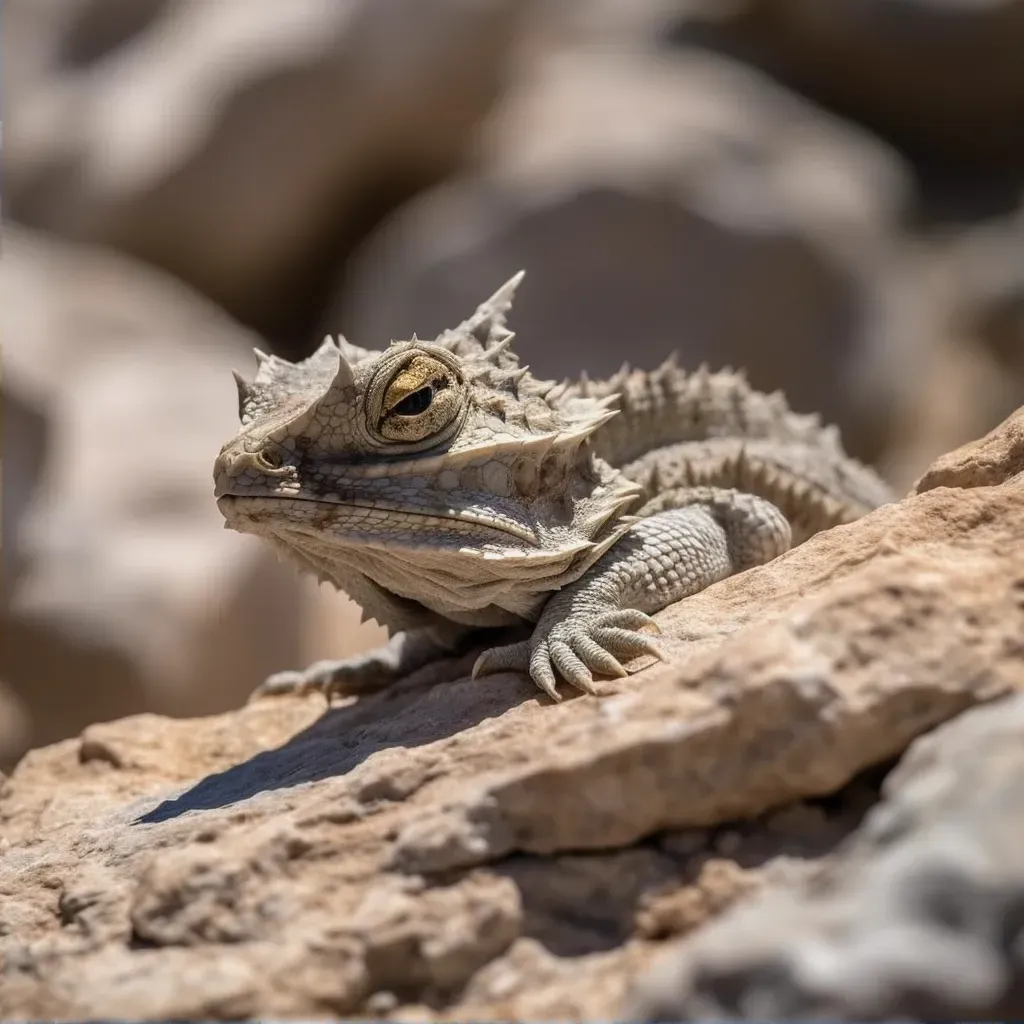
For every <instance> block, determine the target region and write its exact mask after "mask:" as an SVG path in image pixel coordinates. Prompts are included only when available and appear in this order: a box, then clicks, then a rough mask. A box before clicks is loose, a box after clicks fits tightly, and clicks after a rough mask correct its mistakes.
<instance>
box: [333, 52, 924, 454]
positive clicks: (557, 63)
mask: <svg viewBox="0 0 1024 1024" xmlns="http://www.w3.org/2000/svg"><path fill="white" fill-rule="evenodd" d="M638 111H642V116H638ZM481 152H482V156H481V163H482V167H481V170H480V171H479V172H478V173H475V174H470V175H465V176H463V177H461V178H455V179H453V180H452V181H450V182H448V183H447V184H445V185H443V186H440V187H439V188H437V189H435V190H434V191H433V192H430V193H427V194H426V195H424V196H423V197H421V198H418V199H416V200H414V201H412V202H411V203H409V204H407V205H406V206H405V207H404V208H403V209H402V210H400V211H399V212H398V213H397V214H396V215H395V217H394V218H392V219H391V220H390V221H389V222H388V224H387V225H386V226H385V227H384V228H382V229H381V230H380V231H379V232H378V233H377V234H376V235H374V236H372V237H371V239H370V240H369V241H368V242H367V244H366V245H365V247H364V248H363V249H362V250H361V252H360V254H359V256H358V258H357V260H356V262H355V263H354V264H353V266H352V267H351V268H350V269H349V270H348V272H347V274H346V282H345V288H344V291H343V293H342V294H341V296H340V298H339V302H338V305H337V307H336V308H335V310H334V311H333V313H332V314H331V316H330V317H328V318H327V319H326V320H325V321H324V324H323V329H324V330H325V331H326V330H328V329H329V330H331V331H334V330H341V331H342V332H343V333H345V334H346V335H347V336H348V337H349V338H350V339H351V340H353V341H356V342H358V343H361V344H364V345H369V346H374V345H379V344H381V343H382V342H386V341H387V340H388V339H390V338H403V337H409V336H410V335H411V334H412V333H413V332H416V333H418V334H419V336H420V337H428V336H433V335H434V334H436V333H438V332H440V331H441V330H443V329H444V328H446V327H448V326H450V325H451V324H453V323H458V322H459V321H460V320H461V319H462V318H463V317H464V316H465V315H466V311H467V310H471V309H472V308H473V307H474V305H475V303H476V302H477V301H478V296H479V295H487V294H490V292H491V291H493V289H494V288H495V287H497V285H498V284H500V283H501V282H502V281H504V280H506V279H507V278H508V277H509V276H511V274H513V273H514V272H515V271H517V270H519V269H520V268H526V269H527V270H528V276H527V279H526V281H525V283H524V285H523V287H522V288H521V289H520V293H519V297H518V299H517V305H516V328H517V331H518V337H517V342H516V345H517V347H518V350H519V352H520V355H521V356H522V357H523V359H524V361H526V362H529V363H530V365H531V366H532V368H533V370H534V372H536V373H539V374H541V375H543V376H548V377H553V378H556V379H557V378H560V377H562V376H576V375H578V373H579V370H580V368H581V367H583V368H585V369H586V370H587V372H588V373H590V374H591V375H592V376H598V375H604V374H608V373H611V372H613V371H614V370H617V369H618V368H619V366H620V364H621V363H622V361H623V359H624V358H628V359H629V361H630V362H631V363H633V364H634V365H641V366H652V367H653V366H655V365H657V364H658V363H659V362H660V361H661V360H662V359H664V358H665V357H666V356H667V355H668V354H669V353H670V352H671V351H673V350H678V351H679V353H680V355H681V356H682V360H683V363H684V364H685V365H692V366H696V365H697V364H698V363H700V362H702V361H705V360H707V361H709V362H710V363H712V364H713V365H714V366H715V367H720V366H723V365H727V364H732V365H742V366H744V367H745V368H746V369H747V370H748V371H749V374H750V378H751V380H752V381H753V382H754V384H755V385H756V386H758V387H760V388H764V389H767V390H774V389H775V388H777V387H782V388H784V389H785V391H786V393H787V395H788V396H789V398H790V400H791V402H792V403H793V404H795V406H796V407H797V408H799V409H802V410H808V411H809V410H812V409H813V410H815V411H820V412H821V413H823V414H824V415H825V416H826V418H827V419H829V420H832V421H834V422H837V423H838V424H839V425H840V427H841V428H842V430H843V434H844V438H846V440H847V443H848V446H849V447H850V448H852V449H853V450H854V451H856V452H858V453H859V454H861V455H862V456H864V457H866V458H874V457H875V456H876V455H877V454H878V453H879V451H880V450H881V448H882V447H883V445H884V443H885V438H886V431H887V423H888V418H889V417H890V416H891V415H892V412H893V407H894V405H895V404H897V403H898V401H899V400H900V397H901V396H902V394H903V391H904V390H905V389H907V388H910V387H911V386H912V383H913V381H914V380H915V378H916V373H917V372H918V368H917V367H916V365H915V363H916V356H915V353H916V352H917V350H918V348H919V347H920V343H921V341H922V340H923V339H924V337H925V332H924V331H923V330H922V329H921V325H920V323H919V320H918V318H919V317H920V316H921V315H922V314H923V310H922V309H921V308H920V307H919V306H917V305H916V304H915V303H914V302H913V301H908V299H907V296H908V295H909V296H912V295H913V294H914V293H913V290H912V289H909V288H904V287H903V285H904V283H905V278H904V276H903V275H904V274H905V269H906V268H905V266H904V263H903V260H902V255H901V251H900V246H899V244H898V243H897V241H896V239H895V235H896V227H897V223H898V219H899V216H900V212H901V210H902V208H903V203H904V201H905V198H906V195H907V193H908V182H907V180H906V177H905V173H904V169H903V167H902V165H901V164H900V163H899V162H898V161H897V160H896V159H895V157H894V156H893V155H892V154H891V153H889V152H888V151H887V150H886V149H884V148H883V147H881V146H880V145H878V144H877V143H875V142H874V141H873V140H871V139H870V138H868V137H867V136H865V135H862V134H860V133H859V132H857V131H855V130H854V129H851V128H849V127H847V126H844V125H842V124H841V123H840V122H838V121H835V120H833V119H830V118H828V117H827V116H825V115H823V114H821V113H820V112H818V111H816V110H814V109H813V108H811V107H809V106H808V105H806V104H804V103H803V102H801V101H800V100H798V99H797V98H796V97H794V96H793V95H791V94H788V93H786V92H784V91H783V90H781V89H778V88H777V87H774V86H772V85H771V83H770V82H769V81H768V80H767V79H766V78H764V76H761V75H758V74H756V73H754V72H752V71H749V70H746V69H744V68H742V67H741V66H739V65H737V64H734V63H731V62H728V61H724V60H721V59H718V58H714V57H711V56H707V55H700V54H698V53H696V52H690V53H687V54H686V55H685V56H684V57H681V58H680V57H673V56H672V55H671V54H660V55H659V54H650V53H634V52H628V51H625V50H621V49H611V48H609V47H594V48H590V49H587V48H584V49H581V50H578V51H573V50H568V51H566V52H560V53H556V54H554V55H550V54H549V55H548V56H546V57H544V58H538V61H537V64H536V66H535V67H534V68H533V70H532V71H531V72H529V73H527V72H525V71H524V72H523V74H522V76H521V78H520V80H519V85H518V87H517V88H516V89H515V90H513V91H512V92H511V93H510V94H508V96H507V97H506V99H505V100H504V101H503V103H502V104H501V106H500V107H499V108H498V109H497V110H496V112H495V113H494V114H493V116H492V117H491V119H490V120H489V121H488V123H487V125H486V127H485V131H484V137H483V140H482V142H481Z"/></svg>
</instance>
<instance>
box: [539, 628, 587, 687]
mask: <svg viewBox="0 0 1024 1024" xmlns="http://www.w3.org/2000/svg"><path fill="white" fill-rule="evenodd" d="M548 647H549V650H550V654H551V662H552V664H553V665H554V666H555V668H557V669H558V671H559V672H560V673H561V675H562V678H563V679H565V681H566V682H567V683H570V684H572V685H573V686H575V687H576V689H577V690H582V691H583V692H584V693H591V694H592V693H596V691H595V689H594V677H593V675H592V673H591V671H590V669H589V668H588V667H587V666H586V664H584V662H583V661H582V660H581V659H580V658H579V657H578V656H577V655H576V652H575V651H574V650H573V649H572V647H570V646H569V644H568V643H567V642H566V641H564V640H552V641H551V643H550V644H549V645H548Z"/></svg>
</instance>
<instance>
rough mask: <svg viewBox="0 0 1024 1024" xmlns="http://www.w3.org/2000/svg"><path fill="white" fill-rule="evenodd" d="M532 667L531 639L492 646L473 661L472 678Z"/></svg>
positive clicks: (519, 670) (520, 670) (521, 670)
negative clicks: (501, 645)
mask: <svg viewBox="0 0 1024 1024" xmlns="http://www.w3.org/2000/svg"><path fill="white" fill-rule="evenodd" d="M529 667H530V641H529V640H523V641H522V642H521V643H518V644H506V645H505V646H503V647H490V648H488V649H487V650H486V651H484V652H483V653H482V654H481V655H480V656H479V657H478V658H477V659H476V661H475V662H474V663H473V671H472V674H471V675H472V678H473V679H479V678H480V676H490V675H494V674H495V673H497V672H525V671H526V670H527V669H529Z"/></svg>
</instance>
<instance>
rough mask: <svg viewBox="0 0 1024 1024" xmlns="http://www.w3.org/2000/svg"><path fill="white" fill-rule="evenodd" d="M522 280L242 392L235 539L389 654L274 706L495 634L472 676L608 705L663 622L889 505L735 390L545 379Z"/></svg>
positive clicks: (653, 376) (694, 381) (286, 679)
mask: <svg viewBox="0 0 1024 1024" xmlns="http://www.w3.org/2000/svg"><path fill="white" fill-rule="evenodd" d="M521 278H522V274H519V275H517V276H516V277H515V278H513V279H512V280H511V281H509V282H508V283H507V284H505V285H504V286H503V287H502V288H501V289H499V290H498V291H497V292H496V293H495V294H494V295H493V296H492V297H491V298H490V299H488V300H487V301H486V302H484V303H483V304H482V305H481V306H479V307H478V309H477V310H476V312H475V313H474V314H473V315H472V316H471V317H470V318H469V319H468V320H466V321H464V322H463V323H462V324H460V325H459V326H458V327H457V328H455V329H454V330H451V331H447V332H445V333H444V334H442V335H440V336H439V337H438V338H436V339H434V341H432V342H422V341H420V340H418V339H417V338H415V336H414V337H413V339H412V340H410V341H399V342H392V343H391V345H390V346H389V347H388V348H387V349H385V350H383V351H374V350H369V349H363V348H360V347H359V346H356V345H353V344H351V343H349V342H347V341H345V340H344V339H343V338H339V339H337V340H334V339H331V338H327V339H325V341H324V343H323V344H322V345H321V346H320V348H319V349H317V351H316V352H315V353H314V354H313V355H311V356H310V357H309V358H308V359H305V360H303V361H301V362H299V363H290V362H288V361H286V360H283V359H280V358H278V357H275V356H266V355H264V354H263V353H260V352H257V358H258V361H259V369H258V372H257V375H256V378H255V380H254V381H253V382H252V383H251V384H250V383H246V382H245V381H244V380H242V378H241V377H238V376H237V375H236V381H237V383H238V391H239V417H240V420H241V429H240V430H239V432H238V435H237V436H236V437H235V438H234V439H233V440H232V441H230V442H228V443H227V444H225V445H224V447H223V448H222V449H221V452H220V454H219V456H218V457H217V461H216V464H215V467H214V479H215V484H216V492H215V493H216V495H217V499H218V506H219V508H220V509H221V512H222V513H223V515H224V517H225V520H226V524H225V525H226V526H227V527H229V528H232V529H236V530H239V531H242V532H248V533H254V534H257V535H259V536H261V537H263V538H265V539H266V540H268V541H269V542H270V543H271V544H273V545H274V546H275V547H277V548H278V550H279V551H280V552H282V553H283V554H285V555H286V556H288V557H289V558H291V559H293V560H294V561H295V562H297V563H298V564H299V565H300V566H301V567H303V568H305V569H307V570H309V571H311V572H313V573H315V574H316V575H317V576H318V578H320V579H321V580H327V581H330V582H331V583H332V584H334V585H335V586H336V587H338V588H339V589H342V590H344V591H345V592H346V593H348V594H349V595H350V596H351V597H353V598H354V599H355V600H356V601H357V602H358V603H359V604H360V605H361V606H362V608H363V611H364V619H365V618H374V619H376V620H377V621H378V622H380V623H381V624H383V625H384V626H386V627H387V628H388V631H389V633H390V635H391V640H390V641H389V643H388V644H387V645H385V647H383V648H380V649H379V650H377V651H373V652H369V653H368V654H365V655H361V656H358V657H356V658H351V659H347V660H346V661H344V662H322V663H318V664H317V665H313V666H311V667H310V668H309V669H307V670H305V671H302V672H289V673H279V674H278V675H277V676H273V677H271V679H270V680H268V681H267V682H266V683H265V684H264V686H263V687H262V692H265V693H275V692H288V691H294V690H302V689H308V688H318V689H323V690H325V691H326V692H327V693H328V694H330V693H331V692H333V691H342V692H365V691H367V690H371V689H376V688H378V687H380V686H384V685H387V683H389V682H390V681H392V680H394V679H395V678H397V677H399V676H400V675H402V674H405V673H407V672H409V671H412V670H413V669H415V668H417V667H419V666H421V665H423V664H425V663H427V662H428V661H431V660H433V659H435V658H437V657H439V656H442V655H444V654H447V653H453V652H455V651H457V650H459V649H460V648H461V647H463V646H465V645H466V644H467V643H468V642H472V641H473V639H474V638H476V639H479V636H480V630H485V629H490V630H492V631H494V635H495V637H496V638H501V639H506V640H511V641H512V642H509V643H505V644H502V645H498V646H495V647H492V648H490V649H489V650H486V651H485V652H484V653H483V654H482V655H481V656H480V657H479V659H478V660H477V663H476V665H475V667H474V675H475V676H476V675H481V674H487V673H490V672H495V671H501V670H526V671H529V673H530V675H531V677H532V678H533V679H534V681H535V682H536V683H537V684H538V685H539V686H540V687H541V688H542V689H544V690H545V691H546V692H547V693H549V694H550V695H551V696H552V697H554V698H555V699H558V694H557V690H556V682H557V677H558V676H559V675H560V676H562V677H563V678H565V679H566V680H567V681H568V682H570V683H572V684H573V685H575V686H576V687H578V688H580V689H583V690H586V691H588V692H592V691H593V679H594V677H595V676H596V675H611V676H622V675H625V674H626V673H625V670H624V669H623V668H622V665H621V663H620V661H619V659H620V658H622V659H623V660H625V659H626V658H631V657H633V656H635V655H637V654H644V653H649V654H657V647H656V645H655V643H654V641H653V640H652V639H651V636H650V633H651V632H656V631H657V627H656V626H655V625H654V622H653V620H652V619H651V618H650V614H651V613H653V612H655V611H658V610H660V609H661V608H663V607H665V606H667V605H668V604H670V603H672V602H674V601H676V600H679V599H681V598H682V597H685V596H687V595H689V594H692V593H695V592H696V591H698V590H701V589H703V588H704V587H706V586H708V585H709V584H711V583H713V582H715V581H717V580H719V579H722V578H724V577H725V576H728V575H731V574H732V573H734V572H739V571H742V570H743V569H746V568H748V567H750V566H753V565H757V564H761V563H763V562H765V561H768V560H770V559H771V558H774V557H775V556H776V555H778V554H780V553H781V552H783V551H785V550H786V549H787V548H788V547H789V546H790V545H791V543H793V542H797V543H799V542H800V541H802V540H804V539H805V538H806V537H808V536H810V535H812V534H813V533H816V532H817V531H819V530H822V529H827V528H829V527H831V526H833V525H837V524H839V523H843V522H849V521H852V520H853V519H856V518H858V517H859V516H861V515H863V514H865V513H866V512H868V511H870V510H871V509H873V508H875V507H877V506H878V505H880V504H884V503H885V502H887V501H889V500H891V496H890V494H889V492H888V490H887V489H886V487H885V485H884V484H883V483H882V481H881V480H880V479H879V478H878V477H877V476H876V475H875V474H874V472H873V471H871V470H870V469H868V468H867V467H865V466H863V465H861V464H860V463H858V462H856V461H855V460H853V459H851V458H849V457H848V456H847V455H846V454H845V452H844V451H843V448H842V445H841V442H840V439H839V436H838V432H837V431H836V429H835V428H834V427H826V426H823V425H822V424H821V422H820V420H819V419H818V417H816V416H804V415H799V414H797V413H794V412H792V411H791V410H790V409H789V408H788V406H787V405H786V402H785V400H784V398H783V397H782V395H781V394H780V393H775V394H771V395H767V394H762V393H760V392H758V391H755V390H754V389H752V388H751V387H750V386H749V385H748V384H747V382H746V380H745V379H744V377H743V376H742V374H738V373H734V372H732V371H731V370H723V371H721V372H718V373H711V372H709V371H708V370H707V369H706V368H704V367H702V368H701V369H700V370H698V371H697V372H695V373H685V372H684V371H682V370H681V369H680V368H679V367H678V366H677V365H676V364H675V362H674V360H671V359H670V360H669V361H667V362H666V363H665V364H663V365H662V366H661V367H659V368H658V369H656V370H653V371H651V372H643V371H632V370H629V369H628V368H626V367H624V368H623V370H622V371H620V372H619V373H618V374H616V375H614V376H613V377H611V378H610V379H608V380H606V381H589V380H588V379H587V378H586V377H585V376H581V378H580V380H578V381H576V382H568V381H563V382H562V383H561V384H556V383H555V382H553V381H546V380H540V379H537V378H535V377H533V376H532V375H531V374H530V373H529V371H528V369H527V368H526V367H521V366H520V365H519V362H518V359H517V357H516V356H515V354H514V352H513V351H512V348H511V342H512V339H513V337H514V336H513V335H512V333H511V332H510V331H509V330H508V328H507V326H506V316H507V313H508V311H509V309H510V307H511V303H512V298H513V295H514V292H515V289H516V286H517V285H518V283H519V281H520V280H521Z"/></svg>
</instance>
